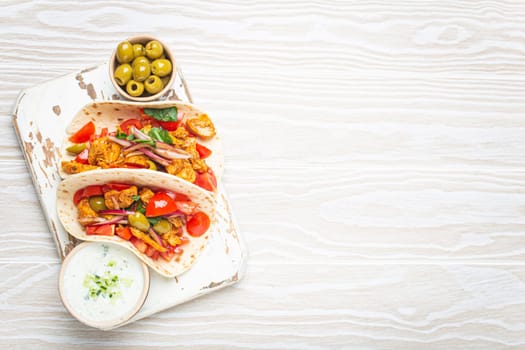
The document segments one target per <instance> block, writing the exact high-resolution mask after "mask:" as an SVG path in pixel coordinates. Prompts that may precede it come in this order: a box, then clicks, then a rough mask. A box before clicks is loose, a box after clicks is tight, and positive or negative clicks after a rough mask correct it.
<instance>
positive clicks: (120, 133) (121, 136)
mask: <svg viewBox="0 0 525 350" xmlns="http://www.w3.org/2000/svg"><path fill="white" fill-rule="evenodd" d="M115 137H116V138H117V139H122V140H124V139H127V138H128V135H126V133H123V132H122V131H121V130H119V131H118V132H117V134H116V135H115Z"/></svg>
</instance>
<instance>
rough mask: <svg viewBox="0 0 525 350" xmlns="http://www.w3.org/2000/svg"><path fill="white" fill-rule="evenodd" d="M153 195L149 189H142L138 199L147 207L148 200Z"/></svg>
mask: <svg viewBox="0 0 525 350" xmlns="http://www.w3.org/2000/svg"><path fill="white" fill-rule="evenodd" d="M154 195H155V193H154V192H153V191H152V190H150V189H149V188H144V189H142V191H140V199H141V200H142V202H143V203H144V204H145V205H148V203H149V200H150V199H151V197H153V196H154Z"/></svg>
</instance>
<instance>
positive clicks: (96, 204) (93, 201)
mask: <svg viewBox="0 0 525 350" xmlns="http://www.w3.org/2000/svg"><path fill="white" fill-rule="evenodd" d="M89 206H90V207H91V209H93V210H94V211H96V212H97V213H98V212H99V211H101V210H106V209H107V208H108V207H106V201H105V200H104V197H102V196H93V197H89Z"/></svg>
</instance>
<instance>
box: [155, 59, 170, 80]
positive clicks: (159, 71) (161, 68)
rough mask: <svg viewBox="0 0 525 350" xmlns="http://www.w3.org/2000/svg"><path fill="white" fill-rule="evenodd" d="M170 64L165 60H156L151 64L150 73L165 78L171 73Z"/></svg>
mask: <svg viewBox="0 0 525 350" xmlns="http://www.w3.org/2000/svg"><path fill="white" fill-rule="evenodd" d="M171 69H172V68H171V62H170V61H169V60H167V59H158V60H155V61H153V63H151V73H152V74H155V75H158V76H159V77H165V76H167V75H169V74H170V73H171Z"/></svg>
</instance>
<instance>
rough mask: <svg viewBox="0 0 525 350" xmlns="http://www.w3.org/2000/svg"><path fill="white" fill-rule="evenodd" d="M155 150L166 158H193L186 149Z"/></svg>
mask: <svg viewBox="0 0 525 350" xmlns="http://www.w3.org/2000/svg"><path fill="white" fill-rule="evenodd" d="M153 152H155V153H157V154H158V155H159V156H163V157H165V158H169V159H189V158H191V155H190V154H189V153H187V152H185V151H179V150H177V151H172V150H169V151H168V150H166V149H158V148H156V149H154V150H153Z"/></svg>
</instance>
